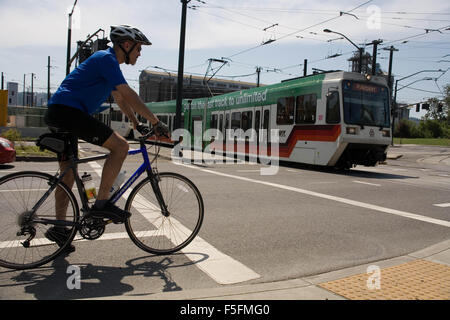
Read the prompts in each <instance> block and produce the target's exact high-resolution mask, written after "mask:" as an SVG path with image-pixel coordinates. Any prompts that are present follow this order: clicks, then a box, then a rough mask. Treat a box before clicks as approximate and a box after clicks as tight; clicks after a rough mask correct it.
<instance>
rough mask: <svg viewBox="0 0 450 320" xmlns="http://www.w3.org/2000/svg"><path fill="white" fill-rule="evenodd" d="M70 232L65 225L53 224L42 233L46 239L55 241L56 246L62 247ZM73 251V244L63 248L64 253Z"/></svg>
mask: <svg viewBox="0 0 450 320" xmlns="http://www.w3.org/2000/svg"><path fill="white" fill-rule="evenodd" d="M70 233H71V230H69V229H67V228H65V227H58V226H53V227H51V228H49V229H48V230H47V231H46V232H45V233H44V236H45V237H46V238H47V239H48V240H50V241H53V242H56V244H57V245H58V246H60V247H62V246H63V245H64V244H65V243H66V242H67V238H69V236H70ZM74 251H75V246H74V245H73V244H69V245H68V246H67V247H66V248H65V249H64V252H65V253H71V252H74Z"/></svg>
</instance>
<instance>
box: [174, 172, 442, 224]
mask: <svg viewBox="0 0 450 320" xmlns="http://www.w3.org/2000/svg"><path fill="white" fill-rule="evenodd" d="M177 165H182V166H185V167H188V168H191V169H196V170H200V171H203V172H206V173H211V174H215V175H219V176H222V177H227V178H232V179H237V180H242V181H247V182H252V183H257V184H262V185H266V186H269V187H274V188H278V189H283V190H288V191H293V192H298V193H303V194H306V195H309V196H313V197H318V198H323V199H327V200H332V201H337V202H341V203H345V204H348V205H352V206H355V207H360V208H364V209H370V210H375V211H380V212H384V213H389V214H394V215H397V216H401V217H405V218H410V219H414V220H419V221H424V222H428V223H433V224H437V225H440V226H444V227H450V221H445V220H439V219H435V218H430V217H426V216H422V215H419V214H415V213H410V212H406V211H401V210H396V209H391V208H386V207H381V206H378V205H374V204H370V203H365V202H361V201H355V200H350V199H346V198H342V197H336V196H332V195H328V194H324V193H319V192H314V191H309V190H305V189H300V188H296V187H290V186H286V185H282V184H278V183H272V182H266V181H262V180H255V179H251V178H245V177H240V176H234V175H231V174H227V173H222V172H217V171H213V170H208V169H202V168H197V167H195V166H190V165H186V164H177Z"/></svg>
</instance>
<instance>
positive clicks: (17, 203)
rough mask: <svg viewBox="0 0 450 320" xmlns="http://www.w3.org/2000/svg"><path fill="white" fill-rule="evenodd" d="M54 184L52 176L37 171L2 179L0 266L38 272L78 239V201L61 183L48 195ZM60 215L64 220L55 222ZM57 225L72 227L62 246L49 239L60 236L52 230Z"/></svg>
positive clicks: (0, 190)
mask: <svg viewBox="0 0 450 320" xmlns="http://www.w3.org/2000/svg"><path fill="white" fill-rule="evenodd" d="M53 180H54V178H53V177H52V176H51V175H49V174H46V173H41V172H34V171H23V172H17V173H13V174H9V175H6V176H4V177H2V178H0V266H2V267H5V268H11V269H30V268H36V267H38V266H40V265H43V264H45V263H47V262H49V261H51V260H52V259H54V258H55V257H56V256H57V255H58V254H60V253H61V252H62V251H63V250H64V249H65V248H66V247H67V245H69V244H70V242H71V241H72V240H73V238H74V237H75V233H76V231H77V230H76V228H75V223H76V222H77V221H78V217H79V212H78V204H77V201H76V198H75V196H74V195H73V193H72V191H71V190H70V189H69V188H68V187H67V186H66V185H65V184H63V183H61V182H60V183H58V184H57V186H56V188H55V189H54V191H53V192H52V193H51V194H47V195H46V193H47V191H48V190H49V189H50V186H51V185H54V184H55V182H54V181H53ZM45 195H46V196H45ZM56 197H58V198H59V200H58V205H57V202H56V201H55V199H56ZM39 202H41V203H40V204H38V203H39ZM33 208H34V210H33ZM57 212H59V213H60V215H62V216H64V220H56V213H57ZM58 222H60V223H63V224H68V225H69V226H68V227H66V231H67V233H65V236H66V237H67V242H65V243H61V242H60V244H59V245H58V244H57V243H56V242H53V241H51V240H49V239H48V238H49V237H50V238H51V237H52V236H53V237H55V236H56V237H58V236H59V234H58V231H55V230H59V229H51V228H52V227H54V226H55V225H56V223H58ZM49 235H50V236H49Z"/></svg>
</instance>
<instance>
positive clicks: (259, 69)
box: [256, 67, 261, 87]
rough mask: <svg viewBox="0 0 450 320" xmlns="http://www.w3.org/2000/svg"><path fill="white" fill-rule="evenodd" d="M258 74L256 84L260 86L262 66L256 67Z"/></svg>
mask: <svg viewBox="0 0 450 320" xmlns="http://www.w3.org/2000/svg"><path fill="white" fill-rule="evenodd" d="M256 74H257V78H256V86H257V87H259V77H260V74H261V67H257V68H256Z"/></svg>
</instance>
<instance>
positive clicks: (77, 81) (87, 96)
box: [48, 48, 127, 114]
mask: <svg viewBox="0 0 450 320" xmlns="http://www.w3.org/2000/svg"><path fill="white" fill-rule="evenodd" d="M126 83H127V82H126V80H125V78H124V77H123V74H122V71H121V70H120V67H119V62H118V61H117V58H116V53H115V52H114V50H113V49H112V48H109V49H107V50H101V51H97V52H96V53H94V54H93V55H92V56H90V57H89V58H88V59H86V60H85V61H84V62H83V63H82V64H80V65H79V66H78V67H77V68H76V69H75V70H73V71H72V72H71V73H70V74H69V75H68V76H67V77H66V78H65V79H64V81H63V82H62V83H61V85H60V86H59V88H58V90H57V91H56V92H55V94H53V96H52V97H51V99H50V101H49V102H48V105H52V104H63V105H66V106H70V107H74V108H77V109H80V110H82V111H84V112H86V113H88V114H93V113H95V112H97V111H98V110H99V108H100V106H101V104H102V103H103V102H105V101H106V99H108V97H109V95H110V94H111V91H113V90H115V89H116V86H117V85H120V84H126Z"/></svg>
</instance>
